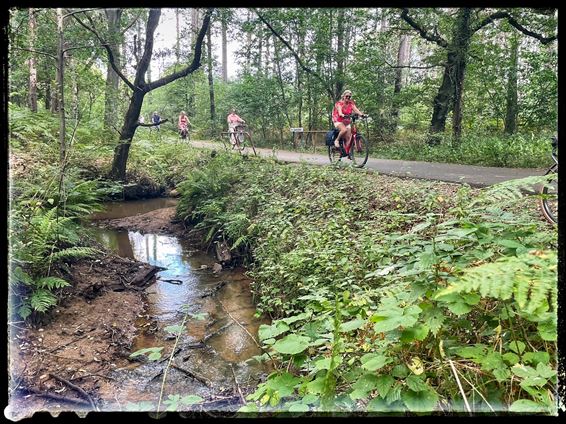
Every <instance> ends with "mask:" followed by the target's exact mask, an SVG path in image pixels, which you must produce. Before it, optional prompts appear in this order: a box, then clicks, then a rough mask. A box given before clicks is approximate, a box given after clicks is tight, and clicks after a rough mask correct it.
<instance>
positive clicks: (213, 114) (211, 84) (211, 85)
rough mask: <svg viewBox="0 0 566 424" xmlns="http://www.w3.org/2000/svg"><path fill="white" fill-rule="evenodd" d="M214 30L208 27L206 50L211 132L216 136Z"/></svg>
mask: <svg viewBox="0 0 566 424" xmlns="http://www.w3.org/2000/svg"><path fill="white" fill-rule="evenodd" d="M211 32H212V25H210V26H209V27H208V31H207V32H206V50H207V56H208V93H209V96H210V125H211V134H212V136H213V137H214V136H215V135H216V124H215V122H216V106H215V104H214V79H213V75H212V66H213V63H212V41H211V38H212V37H211V34H210V33H211Z"/></svg>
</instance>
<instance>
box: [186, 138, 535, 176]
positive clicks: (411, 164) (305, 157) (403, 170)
mask: <svg viewBox="0 0 566 424" xmlns="http://www.w3.org/2000/svg"><path fill="white" fill-rule="evenodd" d="M190 143H191V144H192V145H193V146H195V147H206V148H223V146H222V144H220V143H213V142H205V141H191V142H190ZM256 151H257V153H258V155H260V156H264V157H271V156H272V155H273V151H272V150H271V149H258V148H256ZM275 157H276V158H277V159H279V160H281V161H284V162H301V161H304V162H307V163H311V164H314V165H329V164H330V162H329V160H328V155H326V154H321V153H301V152H292V151H287V150H276V151H275ZM342 160H344V159H342ZM346 161H347V160H346ZM366 168H368V169H371V170H373V171H377V172H379V173H380V174H385V175H393V176H396V177H409V178H418V179H426V180H438V181H446V182H452V183H468V184H469V185H471V186H475V187H485V186H489V185H492V184H497V183H500V182H503V181H507V180H514V179H517V178H525V177H530V176H534V175H543V174H544V173H545V172H546V169H535V168H493V167H487V166H472V165H457V164H451V163H436V162H418V161H406V160H392V159H373V158H369V159H368V162H367V164H366Z"/></svg>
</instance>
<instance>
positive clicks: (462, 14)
mask: <svg viewBox="0 0 566 424" xmlns="http://www.w3.org/2000/svg"><path fill="white" fill-rule="evenodd" d="M471 15H472V9H471V8H467V7H466V8H462V9H460V11H459V13H458V18H457V25H456V37H455V40H454V42H453V45H454V46H455V48H456V52H457V54H456V62H455V64H454V65H455V66H454V70H453V77H452V78H453V81H454V111H453V113H452V137H453V144H454V145H458V144H459V143H460V138H461V136H462V105H463V101H462V99H463V91H464V79H465V72H466V63H467V59H466V58H467V56H468V50H469V48H470V38H471V37H472V31H471V26H470V20H471Z"/></svg>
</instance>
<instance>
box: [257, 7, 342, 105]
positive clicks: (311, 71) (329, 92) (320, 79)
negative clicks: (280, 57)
mask: <svg viewBox="0 0 566 424" xmlns="http://www.w3.org/2000/svg"><path fill="white" fill-rule="evenodd" d="M254 12H255V13H256V14H257V16H259V19H261V21H262V22H263V23H264V24H265V25H267V27H268V28H269V30H270V31H271V32H272V33H273V35H275V36H276V37H277V38H279V40H281V42H282V43H283V44H284V45H285V46H286V47H287V48H288V49H289V51H290V52H291V54H292V55H293V56H294V57H295V59H296V60H297V63H298V64H299V65H300V66H301V68H303V69H304V70H305V71H306V72H308V73H309V74H311V75H314V76H315V77H316V78H317V79H318V80H319V81H320V82H321V83H322V85H323V86H324V88H325V89H326V91H327V92H328V94H330V98H331V99H334V92H333V91H332V89H331V88H330V87H329V86H328V84H327V82H326V81H325V80H324V79H323V78H322V77H321V76H320V75H319V74H318V73H317V72H315V71H313V70H312V69H310V68H309V67H308V66H306V65H305V64H304V63H303V61H302V60H301V58H300V57H299V55H298V54H297V53H296V52H295V50H293V48H292V47H291V46H290V45H289V43H288V42H287V41H286V40H284V39H283V37H281V35H279V33H278V32H277V31H275V29H273V27H272V26H271V25H270V24H269V22H267V20H266V19H265V18H264V17H263V16H262V15H261V14H260V13H259V12H258V11H257V9H255V8H254Z"/></svg>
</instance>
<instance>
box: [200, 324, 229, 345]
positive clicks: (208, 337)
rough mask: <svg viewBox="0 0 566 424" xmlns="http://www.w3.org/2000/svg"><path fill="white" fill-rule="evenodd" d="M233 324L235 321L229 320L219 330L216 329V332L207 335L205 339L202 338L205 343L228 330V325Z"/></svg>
mask: <svg viewBox="0 0 566 424" xmlns="http://www.w3.org/2000/svg"><path fill="white" fill-rule="evenodd" d="M232 324H234V323H233V322H229V323H228V324H226V325H223V326H222V327H220V328H219V329H218V330H216V331H215V332H214V333H211V334H209V335H208V336H206V337H205V338H204V339H202V342H203V343H206V342H207V341H208V340H209V339H211V338H212V337H214V336H216V335H218V334H220V333H221V332H223V331H224V330H226V329H227V328H228V327H230V326H231V325H232Z"/></svg>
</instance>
